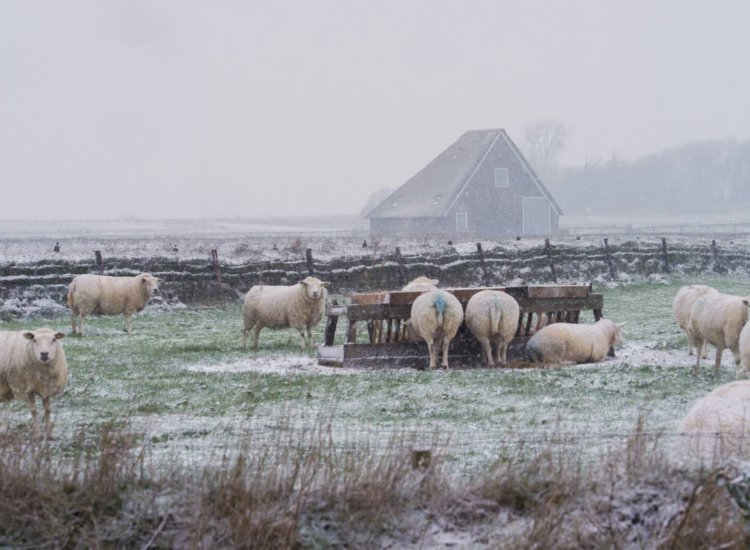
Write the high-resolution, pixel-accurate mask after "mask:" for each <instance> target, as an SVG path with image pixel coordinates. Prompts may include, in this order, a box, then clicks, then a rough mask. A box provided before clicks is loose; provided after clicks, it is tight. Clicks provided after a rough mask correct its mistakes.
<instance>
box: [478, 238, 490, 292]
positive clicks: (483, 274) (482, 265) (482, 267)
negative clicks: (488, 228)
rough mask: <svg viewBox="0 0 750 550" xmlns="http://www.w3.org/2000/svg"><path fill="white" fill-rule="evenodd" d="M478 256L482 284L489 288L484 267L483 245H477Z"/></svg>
mask: <svg viewBox="0 0 750 550" xmlns="http://www.w3.org/2000/svg"><path fill="white" fill-rule="evenodd" d="M477 254H479V266H480V267H481V269H482V284H483V285H484V286H489V285H488V284H487V270H486V269H485V265H484V251H483V250H482V243H477Z"/></svg>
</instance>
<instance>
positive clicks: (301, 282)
mask: <svg viewBox="0 0 750 550" xmlns="http://www.w3.org/2000/svg"><path fill="white" fill-rule="evenodd" d="M297 284H300V285H305V286H307V281H305V280H304V279H302V280H301V281H300V282H299V283H297Z"/></svg>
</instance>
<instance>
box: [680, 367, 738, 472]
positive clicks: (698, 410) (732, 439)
mask: <svg viewBox="0 0 750 550" xmlns="http://www.w3.org/2000/svg"><path fill="white" fill-rule="evenodd" d="M678 431H679V432H680V433H683V434H690V435H691V437H690V438H689V446H690V447H691V448H692V450H695V451H698V452H700V453H701V454H702V455H703V456H705V457H709V458H712V457H717V458H721V455H723V454H725V453H727V454H737V455H739V456H746V455H747V452H748V451H749V450H750V380H737V381H734V382H729V383H728V384H724V385H722V386H719V387H718V388H716V389H714V390H713V391H712V392H711V393H709V394H708V395H706V396H704V397H703V398H701V399H700V400H699V401H697V402H696V403H695V404H694V405H693V406H692V407H691V408H690V410H689V411H688V412H687V414H686V415H685V416H684V417H683V418H682V420H681V421H680V424H679V428H678ZM717 455H718V456H717Z"/></svg>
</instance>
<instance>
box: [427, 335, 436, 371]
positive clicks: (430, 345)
mask: <svg viewBox="0 0 750 550" xmlns="http://www.w3.org/2000/svg"><path fill="white" fill-rule="evenodd" d="M427 351H429V352H430V370H432V369H434V368H435V363H436V362H437V361H436V359H435V343H434V342H433V341H432V340H428V341H427Z"/></svg>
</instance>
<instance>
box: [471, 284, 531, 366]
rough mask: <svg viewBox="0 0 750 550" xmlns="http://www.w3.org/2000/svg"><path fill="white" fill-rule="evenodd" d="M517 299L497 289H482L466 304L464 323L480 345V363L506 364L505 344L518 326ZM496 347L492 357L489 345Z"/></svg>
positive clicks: (506, 345) (506, 344)
mask: <svg viewBox="0 0 750 550" xmlns="http://www.w3.org/2000/svg"><path fill="white" fill-rule="evenodd" d="M520 311H521V310H520V308H519V307H518V302H516V300H515V299H514V298H513V297H512V296H510V295H509V294H507V293H505V292H502V291H500V290H482V291H480V292H477V293H476V294H474V295H473V296H472V297H471V298H470V299H469V303H468V304H466V316H465V320H466V326H467V327H468V328H469V330H470V331H471V333H472V334H473V335H474V337H475V338H476V339H477V340H479V344H480V345H481V346H482V362H486V363H487V365H488V366H489V367H494V366H495V364H496V363H500V366H503V367H504V366H505V364H506V354H507V351H508V344H509V343H510V341H511V340H512V339H513V336H514V335H515V334H516V330H517V329H518V317H519V315H520ZM493 345H494V346H495V347H496V353H495V356H494V358H493V354H492V347H493Z"/></svg>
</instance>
